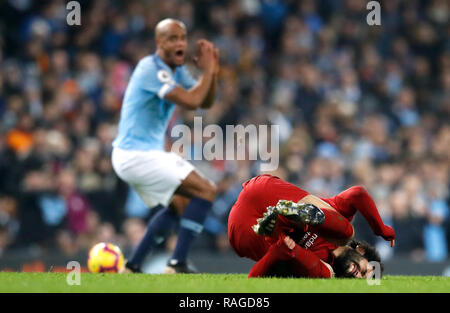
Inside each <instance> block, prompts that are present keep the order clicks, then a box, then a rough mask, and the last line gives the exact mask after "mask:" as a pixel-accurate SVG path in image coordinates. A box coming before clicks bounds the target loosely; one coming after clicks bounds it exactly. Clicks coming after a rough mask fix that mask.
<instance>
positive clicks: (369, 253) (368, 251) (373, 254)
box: [348, 239, 384, 275]
mask: <svg viewBox="0 0 450 313" xmlns="http://www.w3.org/2000/svg"><path fill="white" fill-rule="evenodd" d="M348 245H349V246H350V247H351V248H353V249H356V248H357V247H359V248H360V249H362V250H364V254H363V255H364V257H365V258H366V259H367V261H369V262H371V261H375V262H378V263H379V264H380V269H381V275H383V272H384V264H383V263H382V262H381V257H380V253H379V252H378V251H377V249H376V248H375V247H374V246H373V245H371V244H370V243H368V242H366V241H364V240H357V239H353V240H352V241H351V242H350V243H349V244H348Z"/></svg>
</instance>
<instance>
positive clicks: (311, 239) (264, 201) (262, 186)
mask: <svg viewBox="0 0 450 313" xmlns="http://www.w3.org/2000/svg"><path fill="white" fill-rule="evenodd" d="M308 194H309V193H308V192H307V191H305V190H303V189H301V188H299V187H297V186H295V185H293V184H290V183H288V182H285V181H283V180H282V179H280V178H278V177H275V176H272V175H260V176H256V177H254V178H252V179H250V180H249V181H247V182H245V183H244V184H243V190H242V191H241V193H240V195H239V197H238V199H237V201H236V203H235V204H234V206H233V208H232V209H231V212H230V215H229V218H228V235H229V240H230V243H231V245H232V247H233V248H234V250H235V251H236V252H237V254H238V255H239V256H241V257H248V258H251V259H253V260H254V261H258V260H259V259H261V258H262V257H263V256H264V255H265V253H266V252H267V250H268V248H269V247H270V242H269V241H268V240H267V238H266V237H263V236H260V235H258V234H256V233H255V232H254V231H253V229H252V228H251V226H253V225H255V224H256V220H257V219H258V218H260V217H262V216H263V213H264V212H265V211H266V208H267V207H268V206H274V205H276V204H277V203H278V201H279V200H280V199H283V200H292V201H295V202H298V201H299V200H300V199H302V198H304V197H305V196H307V195H308ZM333 198H334V197H333ZM333 198H330V199H322V200H324V201H326V202H327V203H329V204H330V205H331V206H332V207H333V208H335V209H336V210H337V211H338V212H340V210H339V207H337V206H336V201H334V200H333ZM344 211H345V210H344ZM348 212H349V210H347V211H346V212H344V213H348ZM347 215H348V214H347ZM344 216H345V217H346V218H347V219H349V220H351V218H352V217H353V215H352V216H346V215H344ZM349 217H350V218H349ZM276 227H282V228H283V229H284V230H289V229H292V230H294V229H295V228H296V226H295V225H294V224H293V222H291V221H290V220H288V219H286V218H284V217H282V216H280V217H279V219H278V221H277V226H276ZM297 228H298V227H297ZM296 232H297V236H296V240H297V243H298V244H299V245H300V246H301V247H303V248H305V249H307V250H310V251H311V252H313V253H314V254H316V255H317V256H318V257H319V258H320V259H321V260H323V261H324V262H327V263H329V264H332V263H333V260H334V258H333V254H332V251H333V250H334V249H336V248H337V246H336V245H334V244H332V243H330V242H328V241H326V240H325V239H323V238H321V237H320V236H318V235H317V234H315V233H312V232H309V231H306V232H303V231H301V230H300V234H299V230H298V229H296Z"/></svg>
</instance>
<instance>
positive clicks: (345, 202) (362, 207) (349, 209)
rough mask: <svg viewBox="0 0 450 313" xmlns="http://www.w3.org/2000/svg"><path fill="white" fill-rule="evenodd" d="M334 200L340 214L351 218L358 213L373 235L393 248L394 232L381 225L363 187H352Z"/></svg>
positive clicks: (378, 216) (375, 207) (371, 200)
mask: <svg viewBox="0 0 450 313" xmlns="http://www.w3.org/2000/svg"><path fill="white" fill-rule="evenodd" d="M334 200H335V201H336V204H337V205H338V207H339V208H340V210H342V211H343V212H340V213H342V214H343V215H345V216H352V215H354V214H355V213H356V211H359V212H360V213H361V215H362V216H364V218H365V219H366V220H367V222H368V223H369V225H370V227H371V228H372V230H373V232H374V234H375V235H377V236H381V237H383V238H384V239H385V240H387V241H390V242H391V247H393V246H394V244H395V241H394V239H395V232H394V230H393V229H392V227H390V226H388V225H385V224H384V223H383V220H382V219H381V216H380V213H379V212H378V209H377V206H376V205H375V202H374V201H373V199H372V197H371V196H370V195H369V193H368V192H367V190H366V189H365V188H364V187H361V186H353V187H351V188H349V189H347V190H345V191H343V192H341V193H340V194H338V195H337V196H336V197H335V198H334Z"/></svg>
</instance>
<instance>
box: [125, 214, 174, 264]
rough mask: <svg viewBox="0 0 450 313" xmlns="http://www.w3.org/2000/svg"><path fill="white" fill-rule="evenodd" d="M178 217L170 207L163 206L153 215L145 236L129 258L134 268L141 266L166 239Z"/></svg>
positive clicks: (129, 262)
mask: <svg viewBox="0 0 450 313" xmlns="http://www.w3.org/2000/svg"><path fill="white" fill-rule="evenodd" d="M177 219H178V218H177V215H176V214H175V213H174V212H172V211H171V210H170V209H169V208H162V209H160V210H159V211H158V212H157V213H156V214H155V215H153V216H152V218H151V219H150V221H149V222H148V225H147V231H146V232H145V235H144V237H143V238H142V240H141V242H140V243H139V245H138V246H137V247H136V249H134V251H133V253H132V254H131V257H130V258H129V259H128V264H129V265H131V266H133V267H134V268H140V266H141V264H142V261H144V259H145V257H146V256H147V254H148V253H149V252H150V250H152V249H153V248H155V247H156V246H157V245H158V244H160V243H161V242H162V241H163V240H164V238H165V237H166V235H167V234H168V233H169V232H170V231H171V230H172V228H173V227H174V226H175V224H176V221H177Z"/></svg>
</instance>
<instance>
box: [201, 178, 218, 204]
mask: <svg viewBox="0 0 450 313" xmlns="http://www.w3.org/2000/svg"><path fill="white" fill-rule="evenodd" d="M216 193H217V186H216V184H214V183H213V182H211V181H209V180H205V182H204V183H203V184H202V191H201V194H202V198H204V199H206V200H209V201H214V199H215V197H216Z"/></svg>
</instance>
